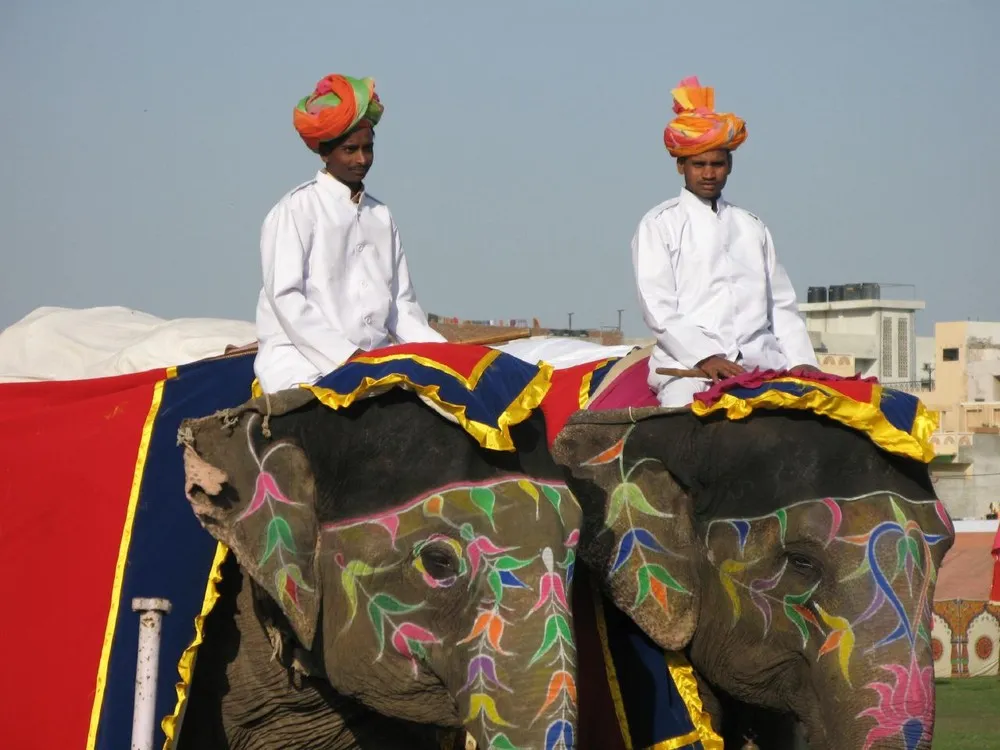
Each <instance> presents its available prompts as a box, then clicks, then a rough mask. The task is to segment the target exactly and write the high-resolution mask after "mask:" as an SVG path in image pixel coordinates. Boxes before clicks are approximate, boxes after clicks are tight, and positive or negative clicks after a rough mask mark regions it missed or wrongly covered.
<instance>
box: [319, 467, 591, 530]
mask: <svg viewBox="0 0 1000 750" xmlns="http://www.w3.org/2000/svg"><path fill="white" fill-rule="evenodd" d="M581 517H582V514H581V511H580V507H579V505H578V504H577V502H576V499H575V498H574V497H573V495H572V493H571V492H570V491H569V489H568V488H567V487H566V485H565V484H561V483H556V482H541V481H537V480H533V479H529V478H527V477H520V476H514V477H502V478H499V479H492V480H489V481H483V482H474V483H463V484H451V485H447V486H444V487H439V488H436V489H433V490H431V491H428V492H425V493H423V494H421V495H419V496H418V497H416V498H413V499H411V500H409V501H406V502H404V503H401V504H400V505H398V506H395V507H393V508H391V509H389V510H386V511H383V512H381V513H376V514H372V515H368V516H361V517H357V518H351V519H345V520H339V521H336V522H332V523H328V524H325V525H324V526H323V531H324V533H327V534H335V535H338V536H340V537H346V538H353V537H356V536H359V535H363V536H364V537H366V538H367V539H368V540H369V541H370V540H371V534H372V533H373V532H374V533H376V534H379V533H380V534H384V535H385V540H386V541H387V542H389V543H391V544H395V543H396V542H397V541H398V540H400V539H403V538H405V537H409V536H411V535H420V534H423V533H424V532H426V530H427V529H428V527H429V526H439V527H444V528H447V529H450V530H451V532H452V533H454V534H455V535H456V536H458V537H460V538H462V539H463V540H464V541H466V542H471V541H472V540H473V539H474V538H475V537H477V536H478V535H479V534H480V533H485V532H495V533H500V534H503V533H505V532H510V533H515V532H517V533H523V534H526V535H529V536H530V535H531V532H532V530H533V529H534V530H535V531H536V533H537V534H539V535H540V536H542V535H544V536H545V537H546V538H548V537H552V536H556V537H559V538H560V539H561V541H565V540H567V539H568V538H570V537H575V536H578V530H579V526H580V521H581ZM549 543H551V540H549Z"/></svg>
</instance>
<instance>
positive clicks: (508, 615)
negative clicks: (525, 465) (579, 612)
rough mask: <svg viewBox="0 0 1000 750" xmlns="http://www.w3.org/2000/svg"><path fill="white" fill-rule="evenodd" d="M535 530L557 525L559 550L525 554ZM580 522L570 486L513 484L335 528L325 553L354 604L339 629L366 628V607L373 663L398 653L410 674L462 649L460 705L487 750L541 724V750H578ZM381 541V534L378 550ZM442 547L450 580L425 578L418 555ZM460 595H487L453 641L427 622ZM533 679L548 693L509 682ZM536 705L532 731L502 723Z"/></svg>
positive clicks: (327, 531) (460, 488)
mask: <svg viewBox="0 0 1000 750" xmlns="http://www.w3.org/2000/svg"><path fill="white" fill-rule="evenodd" d="M532 523H534V524H544V525H549V526H552V525H556V526H557V527H558V528H559V529H560V536H561V538H562V540H563V542H562V544H561V545H560V546H559V547H558V548H556V547H553V546H546V547H544V548H543V549H541V551H540V553H539V551H538V550H537V549H533V550H531V551H530V552H529V551H527V548H526V547H525V546H524V545H520V544H518V543H517V542H518V541H519V540H520V539H521V538H522V537H523V536H524V532H525V528H526V526H527V525H530V524H532ZM579 523H580V510H579V507H578V505H577V503H576V500H575V499H574V498H573V496H572V494H571V493H570V491H569V490H568V489H567V488H566V487H565V485H562V484H557V483H546V482H540V481H535V480H530V479H527V478H525V477H520V476H509V477H503V478H501V479H499V480H491V481H488V482H481V483H474V484H461V485H450V486H447V487H442V488H439V489H436V490H434V491H431V492H429V493H427V494H425V495H422V496H421V497H419V498H417V499H415V500H413V501H411V502H409V503H406V504H405V505H403V506H402V507H400V508H398V509H396V510H394V511H393V512H391V513H386V514H382V515H377V516H370V517H365V518H360V519H350V520H347V521H338V522H335V523H330V524H327V525H326V526H324V528H323V531H324V545H325V544H326V539H327V538H330V542H331V547H332V548H334V549H336V550H338V551H337V552H336V553H335V561H336V563H337V566H338V568H339V569H340V575H341V583H342V587H343V591H344V596H345V600H346V602H347V606H348V616H347V619H346V621H345V624H344V626H343V631H342V632H346V631H348V630H349V629H350V628H354V627H360V626H361V625H360V623H361V622H362V618H361V617H360V616H359V612H360V611H361V610H362V609H364V611H365V612H366V614H367V618H365V620H366V626H367V627H370V628H371V629H372V631H373V633H374V636H375V639H376V641H377V643H378V652H377V654H378V655H377V657H376V659H377V660H378V659H381V658H382V657H383V654H384V653H385V650H386V649H388V648H391V649H393V650H394V651H395V652H396V653H397V654H398V655H400V656H402V657H404V658H406V659H408V660H409V661H410V663H411V666H412V669H413V672H414V675H416V674H417V671H418V670H419V668H420V663H421V662H422V661H423V660H425V659H426V658H427V649H428V648H432V647H435V646H451V647H455V648H460V649H464V650H465V651H466V654H467V659H466V661H465V662H464V664H465V673H464V675H463V679H462V684H461V685H460V686H459V687H458V690H457V697H459V698H464V699H465V700H466V702H467V709H466V715H465V716H464V720H465V724H466V726H467V727H469V728H470V729H471V728H472V727H473V726H474V725H478V728H479V734H480V735H481V736H483V737H487V738H489V744H488V745H486V746H484V750H486V748H497V750H507V749H513V748H517V747H519V746H520V745H518V744H516V743H515V742H514V741H512V739H511V738H510V735H511V734H512V730H514V729H520V730H521V731H522V732H523V731H524V730H526V729H531V730H532V731H534V729H535V727H536V725H541V727H544V732H542V733H540V735H539V736H544V738H545V748H547V749H548V748H567V749H568V748H572V747H574V744H575V738H574V729H573V728H574V726H575V717H576V710H577V695H576V680H575V674H576V671H575V660H576V648H575V645H574V641H573V631H572V625H571V618H570V601H569V595H568V593H569V585H570V582H571V581H572V576H573V566H574V563H575V548H576V545H577V543H578V541H579ZM373 534H378V535H381V536H380V537H379V538H378V543H377V544H376V543H374V542H373V537H372V535H373ZM386 542H387V544H386ZM434 546H438V547H439V548H444V549H447V550H451V552H452V553H453V554H454V556H455V559H456V560H457V567H456V568H455V570H454V572H453V573H452V574H450V575H446V576H443V577H441V576H437V577H436V576H434V575H432V573H431V572H430V571H428V569H427V564H426V562H425V559H424V556H423V554H422V553H423V552H425V551H426V550H427V549H428V548H432V547H434ZM405 575H411V576H417V577H418V578H419V580H420V581H421V582H422V584H423V585H424V586H425V587H426V588H425V591H426V598H423V599H419V598H415V597H414V596H413V595H412V591H413V589H412V588H409V589H407V588H404V587H401V586H400V585H398V581H399V580H400V579H401V578H402V577H403V576H405ZM456 587H462V589H464V590H471V589H473V588H474V587H479V593H478V594H477V595H478V596H479V598H478V600H477V603H476V604H475V613H474V616H473V617H471V618H470V623H471V624H470V626H469V627H468V630H467V631H464V634H463V635H462V636H461V637H459V638H457V639H454V640H452V641H451V642H450V643H449V642H446V641H445V639H444V638H442V637H440V636H439V635H438V632H441V631H440V628H441V627H443V626H441V625H440V623H438V624H437V625H436V624H435V623H434V622H433V621H428V620H427V619H423V618H422V617H421V615H423V614H425V613H426V612H429V611H432V610H433V607H431V606H430V605H429V604H428V601H429V599H430V598H431V597H434V596H436V595H440V594H442V593H444V592H446V591H449V590H453V589H455V588H456ZM403 591H408V592H410V595H409V598H407V596H406V595H404V594H402V593H400V592H403ZM524 630H529V632H527V633H521V632H520V631H524ZM515 639H516V642H517V645H516V646H512V645H511V643H510V641H513V640H515ZM531 670H535V671H537V672H538V673H539V675H540V679H541V680H544V682H545V684H544V690H539V691H537V695H533V696H524V695H521V696H518V695H515V691H514V689H513V688H512V687H510V679H509V676H510V675H511V674H512V673H515V672H517V671H520V672H525V671H531ZM543 675H544V676H543ZM539 687H542V685H539ZM531 699H536V700H538V701H539V703H538V709H537V711H536V712H535V713H534V718H533V720H532V722H531V726H530V727H524V726H519V725H517V724H514V723H512V722H511V721H508V720H507V719H506V718H505V713H506V710H505V708H504V706H505V705H506V706H508V707H511V706H512V705H513V703H512V702H513V701H514V700H517V701H518V702H521V701H524V700H531ZM522 723H523V722H522Z"/></svg>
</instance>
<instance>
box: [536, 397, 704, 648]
mask: <svg viewBox="0 0 1000 750" xmlns="http://www.w3.org/2000/svg"><path fill="white" fill-rule="evenodd" d="M634 428H635V425H634V424H631V423H626V424H621V423H615V422H613V421H611V420H609V419H608V416H606V415H605V416H598V415H594V416H593V417H590V418H588V416H587V415H584V414H579V415H578V416H577V417H575V418H574V419H573V420H571V421H570V423H569V424H568V425H567V426H566V427H565V428H564V429H563V431H562V432H561V433H560V434H559V437H558V438H557V440H556V443H555V445H554V447H553V455H554V457H555V459H556V461H557V462H558V463H560V464H561V465H563V466H564V467H566V468H567V469H568V470H569V472H570V473H571V475H572V479H571V480H570V482H569V484H570V487H571V489H572V490H573V493H574V494H575V495H576V496H577V498H578V499H579V500H580V503H581V506H582V507H583V509H584V526H583V534H582V536H581V542H580V555H581V557H582V558H583V559H584V561H585V562H587V563H588V564H589V565H591V566H592V567H593V568H595V569H596V570H600V571H603V573H604V576H603V579H604V588H605V590H606V591H607V592H608V594H609V595H610V596H611V598H612V599H613V600H614V602H615V604H616V605H617V606H618V607H619V608H620V609H621V610H623V611H624V612H625V613H626V614H628V615H629V616H630V617H631V618H632V619H633V620H634V621H635V622H636V624H638V625H639V627H641V628H642V629H643V630H644V631H645V632H646V634H647V635H649V637H650V638H652V639H653V640H654V641H656V642H657V643H658V644H659V645H660V646H661V647H663V648H665V649H669V650H677V649H680V648H683V647H684V646H686V645H687V643H688V641H690V640H691V636H692V635H693V634H694V629H695V625H696V624H697V621H698V607H699V586H698V580H697V577H696V570H697V554H698V552H697V546H698V545H697V544H696V540H695V535H694V528H693V521H692V504H691V499H690V497H689V496H688V495H687V494H686V493H685V492H684V491H683V490H682V489H681V488H680V486H679V485H678V484H677V482H675V481H674V479H673V477H672V476H671V475H670V473H669V472H668V471H667V469H666V467H665V466H664V465H663V463H662V462H661V461H660V460H659V459H656V458H653V457H651V456H650V453H651V451H647V450H645V448H646V447H649V446H642V445H639V444H638V443H639V442H640V441H639V440H638V439H636V440H635V443H636V444H632V442H630V439H631V438H632V435H633V430H634Z"/></svg>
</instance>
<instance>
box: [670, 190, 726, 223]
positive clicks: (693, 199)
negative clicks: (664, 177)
mask: <svg viewBox="0 0 1000 750" xmlns="http://www.w3.org/2000/svg"><path fill="white" fill-rule="evenodd" d="M681 203H684V204H686V205H688V206H700V207H701V208H707V209H708V210H709V211H711V210H712V201H707V200H704V199H703V198H699V197H698V196H697V195H695V194H694V193H692V192H691V191H690V190H688V189H687V188H681ZM715 203H716V210H715V211H714V212H713V213H715V215H716V216H719V215H721V214H722V209H723V208H725V207H726V206H728V205H729V204H728V203H726V199H725V198H723V197H722V196H721V195H720V196H719V199H718V200H717V201H716V202H715Z"/></svg>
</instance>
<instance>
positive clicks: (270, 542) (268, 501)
mask: <svg viewBox="0 0 1000 750" xmlns="http://www.w3.org/2000/svg"><path fill="white" fill-rule="evenodd" d="M256 422H257V420H256V419H251V420H249V421H248V422H247V426H246V437H247V448H248V450H249V452H250V455H251V457H252V458H253V460H254V461H255V462H256V464H257V468H258V469H259V472H258V474H257V480H256V482H255V484H254V493H253V497H252V498H251V500H250V503H249V505H247V507H246V508H245V509H244V510H243V512H242V513H241V514H240V515H239V516H238V517H237V519H236V522H237V523H239V522H242V521H245V520H246V519H247V518H250V517H251V516H254V515H256V514H258V513H260V512H262V511H265V512H266V513H267V514H268V515H269V516H270V520H269V521H268V522H267V525H266V526H265V528H264V539H263V545H262V546H261V549H262V550H263V551H262V552H261V554H260V558H259V559H258V561H257V562H258V564H259V565H260V567H261V568H264V566H265V565H266V564H267V563H268V561H272V563H273V562H274V561H276V562H277V566H276V569H275V571H274V573H273V575H274V587H275V589H276V590H277V592H278V595H279V597H280V598H281V602H282V603H283V604H285V605H286V606H292V607H294V608H295V609H296V610H298V611H299V612H301V611H302V605H301V602H300V599H301V597H302V596H303V595H307V596H311V595H313V594H314V593H315V591H314V590H313V588H312V587H311V586H309V585H308V584H307V583H306V582H305V580H304V577H303V575H302V568H301V566H300V565H299V560H298V554H299V553H298V549H297V547H296V544H295V537H294V534H293V533H292V527H291V525H290V524H289V523H288V519H287V518H286V515H285V514H286V513H309V512H310V509H308V508H306V507H304V506H303V504H302V503H298V502H295V501H294V500H292V499H290V498H289V497H287V496H286V495H285V493H284V492H282V490H281V488H280V487H279V486H278V481H277V480H276V479H275V477H274V475H273V474H272V473H271V472H270V471H268V470H267V468H266V464H267V460H268V459H269V458H270V457H271V456H273V455H274V454H275V453H277V452H278V451H280V450H281V449H282V448H288V447H290V446H291V445H292V444H291V443H288V442H277V443H274V444H273V445H271V446H270V447H268V449H267V450H265V451H264V452H263V453H260V454H258V452H257V450H256V448H255V447H254V441H253V429H254V427H255V425H256Z"/></svg>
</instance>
